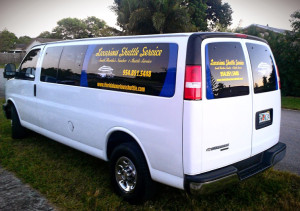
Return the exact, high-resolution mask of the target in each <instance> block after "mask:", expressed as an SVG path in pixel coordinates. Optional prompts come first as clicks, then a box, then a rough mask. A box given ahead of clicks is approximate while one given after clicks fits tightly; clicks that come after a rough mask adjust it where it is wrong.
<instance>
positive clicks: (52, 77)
mask: <svg viewBox="0 0 300 211" xmlns="http://www.w3.org/2000/svg"><path fill="white" fill-rule="evenodd" d="M62 50H63V47H50V48H47V50H46V53H45V56H44V59H43V64H42V70H41V81H44V82H49V83H56V82H57V72H58V63H59V59H60V56H61V53H62Z"/></svg>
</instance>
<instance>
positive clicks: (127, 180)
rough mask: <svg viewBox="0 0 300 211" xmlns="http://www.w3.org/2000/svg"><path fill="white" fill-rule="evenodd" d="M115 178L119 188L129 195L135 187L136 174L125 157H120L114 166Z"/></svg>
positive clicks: (130, 162)
mask: <svg viewBox="0 0 300 211" xmlns="http://www.w3.org/2000/svg"><path fill="white" fill-rule="evenodd" d="M115 176H116V181H117V183H118V185H119V187H120V188H121V189H122V190H123V191H125V192H127V193H129V192H132V191H134V189H135V187H136V181H137V174H136V168H135V166H134V164H133V162H132V161H131V160H130V159H129V158H127V157H124V156H123V157H120V158H119V159H118V161H117V162H116V165H115Z"/></svg>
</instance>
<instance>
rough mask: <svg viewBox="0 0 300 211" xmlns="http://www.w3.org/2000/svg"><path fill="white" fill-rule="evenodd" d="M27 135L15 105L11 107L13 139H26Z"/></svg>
mask: <svg viewBox="0 0 300 211" xmlns="http://www.w3.org/2000/svg"><path fill="white" fill-rule="evenodd" d="M26 134H27V130H26V128H24V127H23V126H22V125H21V123H20V119H19V115H18V112H17V109H16V107H15V106H14V105H12V106H11V137H12V138H13V139H22V138H25V137H26Z"/></svg>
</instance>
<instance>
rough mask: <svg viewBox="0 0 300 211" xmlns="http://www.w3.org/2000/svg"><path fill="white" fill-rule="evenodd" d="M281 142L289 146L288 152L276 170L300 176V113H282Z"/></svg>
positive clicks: (290, 111)
mask: <svg viewBox="0 0 300 211" xmlns="http://www.w3.org/2000/svg"><path fill="white" fill-rule="evenodd" d="M279 141H281V142H283V143H285V144H286V145H287V152H286V155H285V158H284V159H283V160H282V161H281V162H279V163H278V164H277V165H276V166H275V167H274V168H275V169H279V170H282V171H290V172H293V173H295V174H298V175H300V111H293V110H286V109H283V110H282V111H281V127H280V138H279Z"/></svg>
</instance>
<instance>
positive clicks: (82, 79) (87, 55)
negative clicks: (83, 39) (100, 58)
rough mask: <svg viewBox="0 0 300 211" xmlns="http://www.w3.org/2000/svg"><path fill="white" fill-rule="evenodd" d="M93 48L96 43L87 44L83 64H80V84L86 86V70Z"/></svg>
mask: <svg viewBox="0 0 300 211" xmlns="http://www.w3.org/2000/svg"><path fill="white" fill-rule="evenodd" d="M95 48H96V45H89V46H88V49H87V50H86V53H85V57H84V60H83V65H82V71H81V77H80V86H83V87H88V81H87V74H86V71H87V69H88V64H89V60H90V58H91V56H92V54H93V52H94V50H95Z"/></svg>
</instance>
